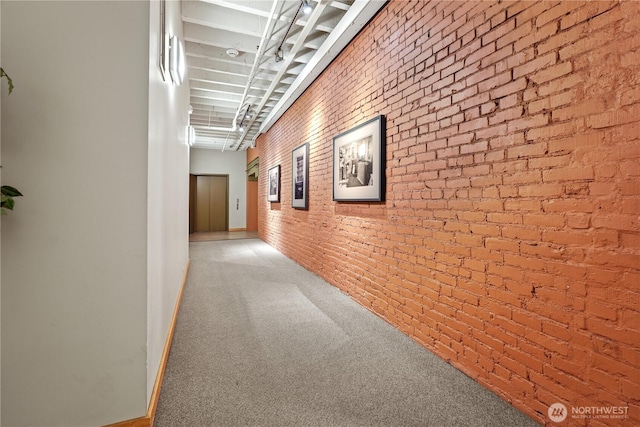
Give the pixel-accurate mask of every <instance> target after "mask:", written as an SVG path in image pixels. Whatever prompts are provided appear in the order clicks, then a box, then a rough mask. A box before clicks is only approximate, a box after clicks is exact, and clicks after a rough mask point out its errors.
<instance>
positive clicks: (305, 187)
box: [291, 144, 309, 209]
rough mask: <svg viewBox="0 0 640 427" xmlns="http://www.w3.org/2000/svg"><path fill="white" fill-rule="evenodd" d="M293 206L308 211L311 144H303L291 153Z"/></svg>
mask: <svg viewBox="0 0 640 427" xmlns="http://www.w3.org/2000/svg"><path fill="white" fill-rule="evenodd" d="M291 173H292V176H291V187H292V193H293V194H292V197H291V199H292V200H291V206H293V207H294V208H296V209H307V201H308V200H309V144H302V145H301V146H299V147H298V148H296V149H295V150H293V152H292V153H291Z"/></svg>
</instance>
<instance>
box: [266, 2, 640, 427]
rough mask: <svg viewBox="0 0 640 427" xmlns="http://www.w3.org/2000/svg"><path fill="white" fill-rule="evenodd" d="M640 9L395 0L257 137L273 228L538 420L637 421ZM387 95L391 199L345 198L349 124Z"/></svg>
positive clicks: (269, 235)
mask: <svg viewBox="0 0 640 427" xmlns="http://www.w3.org/2000/svg"><path fill="white" fill-rule="evenodd" d="M639 13H640V3H638V2H630V1H623V2H618V1H602V2H558V3H550V2H528V1H520V2H513V1H503V2H497V1H496V2H437V1H436V2H407V1H391V2H390V3H388V4H387V5H386V6H385V7H384V8H383V9H382V10H381V12H380V13H379V14H378V15H377V16H376V17H375V18H374V19H373V20H372V21H371V22H370V23H369V24H368V25H367V26H366V27H365V28H364V30H363V31H362V32H361V33H360V34H359V35H358V36H357V37H356V38H355V39H354V40H353V41H352V42H351V43H350V44H349V46H347V47H346V48H345V50H344V51H343V52H342V53H341V54H340V56H339V57H338V58H337V59H336V60H335V61H334V62H333V63H332V64H331V65H330V67H329V68H328V69H327V70H325V72H324V73H323V74H322V75H321V76H320V77H319V78H318V79H317V80H316V81H315V82H314V84H313V85H312V86H311V87H310V88H309V89H308V90H307V91H306V92H305V93H304V94H303V95H302V96H301V97H300V98H299V99H298V100H297V102H296V103H295V104H294V105H293V106H292V107H291V108H290V109H289V110H288V111H287V113H286V114H285V115H284V116H283V117H281V118H280V120H279V121H278V122H277V123H276V124H275V125H274V126H273V127H272V128H271V129H270V130H269V131H268V132H267V133H266V134H264V135H262V136H261V137H260V138H259V140H258V147H259V148H260V149H261V161H260V163H261V166H263V167H261V168H260V186H259V230H260V236H261V238H262V239H264V240H265V241H266V242H267V243H269V244H271V245H272V246H274V247H276V248H277V249H278V250H280V251H282V252H283V253H284V254H286V255H287V256H289V257H291V258H292V259H293V260H295V261H296V262H298V263H299V264H301V265H303V266H304V267H306V268H308V269H309V270H311V271H313V272H315V273H316V274H318V275H319V276H321V277H322V278H324V279H325V280H327V281H328V282H330V283H331V284H333V285H335V286H337V287H339V288H340V289H342V290H343V291H344V292H346V293H348V294H349V295H351V296H352V297H353V298H354V299H356V300H357V301H359V302H360V303H361V304H362V305H364V306H365V307H367V308H368V309H370V310H371V311H373V312H375V313H376V314H378V315H379V316H381V317H382V318H384V319H386V320H387V321H388V322H390V323H391V324H393V325H394V326H396V327H397V328H399V329H400V330H402V331H403V332H405V333H406V334H408V335H409V336H411V337H412V338H413V339H415V340H416V341H418V342H420V343H421V344H422V345H424V346H425V347H426V348H428V349H430V350H432V351H433V352H435V353H436V354H438V355H439V356H440V357H441V358H443V359H445V360H447V361H449V362H450V363H451V364H453V365H454V366H456V367H457V368H459V369H461V370H462V371H464V372H465V373H466V374H468V375H470V376H471V377H473V378H474V379H475V380H477V381H478V382H480V383H481V384H483V385H484V386H485V387H487V388H489V389H490V390H492V391H494V392H495V393H497V394H498V395H500V396H501V397H502V398H503V399H505V400H507V401H508V402H511V403H512V404H513V405H514V406H516V407H517V408H519V409H521V410H522V411H524V412H525V413H527V414H528V415H530V416H532V417H533V418H534V419H536V420H537V421H539V422H541V423H549V422H550V418H549V413H551V412H549V411H550V407H551V405H554V404H556V403H561V404H563V405H564V406H565V407H566V408H567V414H568V416H569V417H572V418H571V420H570V421H571V422H572V423H574V424H577V425H581V424H585V423H587V422H588V423H589V425H602V423H611V422H614V423H617V422H622V423H631V424H633V423H635V424H638V423H640V408H639V399H640V387H638V379H639V378H640V360H639V358H638V354H639V346H640V342H639V341H640V333H639V332H640V312H639V307H638V306H639V304H638V301H639V295H638V283H639V281H640V271H639V266H640V256H639V255H640V251H639V247H640V227H639V224H638V217H637V213H638V211H639V208H640V185H638V178H639V177H638V174H639V169H638V167H637V165H638V161H639V158H640V144H639V143H638V135H639V134H640V123H639V120H640V103H639V102H640V90H639V89H638V75H640V69H639V66H638V64H639V63H640V54H639V52H640V50H639V49H640V37H639V31H640V25H639V24H638V19H637V16H638V14H639ZM379 114H383V115H385V116H386V118H387V126H386V132H387V138H386V167H385V175H386V181H387V182H386V201H385V202H349V203H344V202H334V201H333V199H332V179H333V137H335V136H336V135H339V134H341V133H343V132H345V131H347V130H349V129H351V128H353V127H355V126H357V125H358V124H359V123H363V122H365V121H367V120H369V119H371V118H373V117H375V116H377V115H379ZM303 143H308V144H309V150H310V151H309V182H308V191H309V202H308V209H306V210H300V209H293V208H292V207H291V192H292V191H291V180H292V165H291V153H292V150H293V149H294V148H295V147H297V146H299V145H300V144H303ZM278 164H279V165H281V188H282V190H281V199H280V202H278V203H270V202H267V194H266V190H267V185H266V182H267V176H266V172H267V171H268V169H269V168H271V167H273V166H275V165H278ZM589 407H597V408H604V409H602V410H603V411H607V410H608V409H607V408H609V409H610V408H623V409H624V414H623V418H620V419H617V420H616V419H604V418H600V419H596V418H594V417H591V419H589V420H588V421H587V418H585V417H582V418H580V417H579V415H581V414H580V412H581V411H582V413H583V414H584V408H589ZM552 409H553V408H552ZM609 413H611V412H610V411H609Z"/></svg>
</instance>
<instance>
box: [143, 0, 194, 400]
mask: <svg viewBox="0 0 640 427" xmlns="http://www.w3.org/2000/svg"><path fill="white" fill-rule="evenodd" d="M166 6H167V7H166V13H167V18H168V19H167V31H168V32H169V34H172V35H177V36H178V37H180V38H182V20H181V14H180V2H179V1H168V2H167V3H166ZM150 12H151V21H150V23H151V25H150V27H151V37H150V39H149V41H150V48H149V54H150V58H149V64H150V68H149V184H148V185H149V187H148V191H149V211H148V226H147V227H148V230H149V238H148V247H147V251H148V261H147V262H148V278H147V283H148V287H147V298H148V301H147V307H148V308H147V400H148V399H149V397H150V395H151V392H152V391H153V386H154V384H155V381H156V375H157V373H158V366H159V364H160V359H161V357H162V352H163V350H164V344H165V341H166V337H167V333H168V330H169V325H170V323H171V319H172V317H173V310H174V307H175V304H176V299H177V297H178V293H179V290H180V284H181V282H182V277H183V274H184V269H185V267H186V263H187V259H188V255H189V146H188V144H187V141H186V128H187V125H188V119H189V114H188V110H189V86H188V80H185V82H184V83H183V84H182V85H181V86H175V85H173V84H171V82H170V81H169V82H165V81H163V80H162V77H161V74H160V70H159V68H158V46H159V43H158V33H159V26H160V21H159V14H160V6H159V2H158V1H153V2H151V10H150Z"/></svg>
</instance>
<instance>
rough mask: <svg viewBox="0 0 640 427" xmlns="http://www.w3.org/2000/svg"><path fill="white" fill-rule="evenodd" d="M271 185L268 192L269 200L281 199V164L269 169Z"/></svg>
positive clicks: (276, 200) (277, 200)
mask: <svg viewBox="0 0 640 427" xmlns="http://www.w3.org/2000/svg"><path fill="white" fill-rule="evenodd" d="M268 175H269V187H268V192H267V200H268V201H270V202H279V201H280V165H277V166H274V167H272V168H271V169H269V172H268Z"/></svg>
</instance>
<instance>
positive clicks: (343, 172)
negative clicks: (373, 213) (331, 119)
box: [333, 116, 386, 202]
mask: <svg viewBox="0 0 640 427" xmlns="http://www.w3.org/2000/svg"><path fill="white" fill-rule="evenodd" d="M385 147H386V121H385V116H378V117H375V118H373V119H371V120H368V121H366V122H364V123H361V124H359V125H358V126H356V127H354V128H353V129H350V130H348V131H346V132H344V133H341V134H340V135H338V136H336V137H334V138H333V200H336V201H358V202H362V201H374V202H381V201H383V200H384V190H385V180H384V178H385V176H384V173H385V166H384V164H385Z"/></svg>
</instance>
